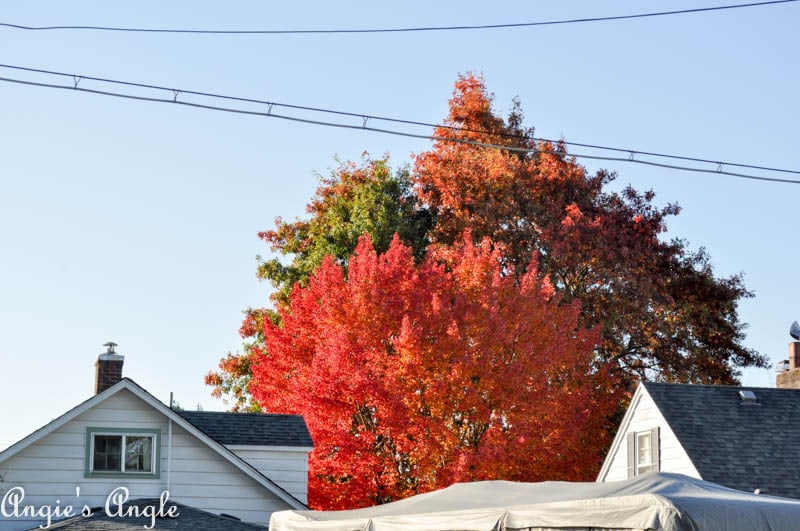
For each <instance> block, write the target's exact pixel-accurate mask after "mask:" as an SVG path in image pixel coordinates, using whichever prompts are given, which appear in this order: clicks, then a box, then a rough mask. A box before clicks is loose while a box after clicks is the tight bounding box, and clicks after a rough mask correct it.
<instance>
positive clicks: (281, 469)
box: [228, 445, 310, 503]
mask: <svg viewBox="0 0 800 531" xmlns="http://www.w3.org/2000/svg"><path fill="white" fill-rule="evenodd" d="M228 449H230V450H231V451H232V452H233V453H235V454H236V455H238V456H239V457H241V458H242V459H244V460H245V461H247V462H248V463H250V464H251V465H252V466H253V467H254V468H255V469H256V470H258V471H259V472H261V473H262V474H264V475H265V476H267V477H268V478H269V479H271V480H272V481H274V482H275V483H277V484H278V485H280V486H281V487H282V488H283V489H284V490H286V492H288V493H289V494H291V495H292V496H294V497H295V498H297V499H298V500H300V501H301V502H303V503H306V502H308V500H307V499H306V498H307V493H308V452H309V451H310V449H300V450H298V449H297V448H292V447H261V448H259V447H257V446H233V445H231V446H228Z"/></svg>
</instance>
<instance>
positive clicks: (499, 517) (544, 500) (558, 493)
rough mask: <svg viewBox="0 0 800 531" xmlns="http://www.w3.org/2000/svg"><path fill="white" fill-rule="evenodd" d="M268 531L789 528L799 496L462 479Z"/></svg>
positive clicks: (694, 483) (299, 515)
mask: <svg viewBox="0 0 800 531" xmlns="http://www.w3.org/2000/svg"><path fill="white" fill-rule="evenodd" d="M269 528H270V530H271V531H299V530H308V531H351V530H365V531H400V530H404V531H408V530H427V531H451V530H461V531H504V530H508V531H512V530H531V531H546V530H575V531H577V530H582V531H590V530H620V531H623V530H626V531H628V530H665V531H701V530H703V531H730V530H738V529H742V530H743V529H747V530H755V531H761V530H763V531H793V530H796V529H800V500H793V499H785V498H775V497H771V496H760V495H757V494H750V493H747V492H740V491H737V490H732V489H728V488H726V487H722V486H720V485H716V484H714V483H709V482H707V481H702V480H699V479H694V478H690V477H687V476H683V475H680V474H663V473H650V474H645V475H643V476H639V477H637V478H634V479H630V480H626V481H616V482H609V483H568V482H557V481H548V482H544V483H514V482H509V481H482V482H476V483H459V484H456V485H453V486H451V487H448V488H446V489H442V490H439V491H434V492H429V493H427V494H420V495H418V496H413V497H411V498H407V499H405V500H400V501H397V502H393V503H388V504H385V505H379V506H376V507H368V508H365V509H356V510H352V511H280V512H276V513H273V515H272V518H271V519H270V524H269Z"/></svg>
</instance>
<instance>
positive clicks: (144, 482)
mask: <svg viewBox="0 0 800 531" xmlns="http://www.w3.org/2000/svg"><path fill="white" fill-rule="evenodd" d="M88 427H102V428H121V429H130V428H142V429H158V430H161V456H160V458H161V459H160V461H161V466H160V469H161V470H160V477H159V478H157V479H142V478H138V479H137V478H131V479H128V478H121V479H110V478H85V477H84V461H85V458H86V448H85V444H86V428H88ZM168 445H169V426H168V420H167V418H166V417H165V416H164V415H162V414H161V413H159V412H157V411H155V410H153V409H152V407H150V405H148V404H147V403H146V402H144V401H142V400H141V399H140V398H138V397H137V396H136V395H134V394H133V393H131V392H129V391H127V390H124V389H123V390H121V391H119V392H118V393H116V394H115V395H113V396H111V397H109V398H108V399H106V400H104V401H103V402H101V403H100V404H98V405H97V406H95V407H94V408H92V409H90V410H89V411H86V412H84V413H83V414H81V415H79V416H78V417H77V418H75V419H73V420H72V421H71V422H69V423H67V424H65V425H64V426H61V427H60V428H58V429H56V430H54V431H53V432H52V433H50V434H48V435H46V436H45V437H43V438H42V439H40V440H39V441H37V442H35V443H33V444H32V445H31V446H28V447H27V448H24V449H23V450H21V451H20V452H18V453H17V454H15V455H13V456H12V457H10V458H8V459H7V460H5V461H3V462H0V476H2V482H0V495H1V494H2V493H5V492H7V491H8V490H10V489H11V488H13V487H17V486H19V487H23V488H24V489H25V499H24V501H23V504H24V505H33V506H35V507H37V508H39V507H41V506H43V505H49V506H52V507H55V506H57V504H58V503H59V502H60V506H61V507H62V508H63V507H65V506H67V505H73V506H74V507H75V511H76V513H79V512H80V510H81V508H82V507H83V505H84V504H88V505H89V506H90V507H102V506H103V505H104V504H105V503H106V498H107V497H108V495H109V493H111V491H113V490H114V489H115V488H117V487H127V488H128V489H129V490H130V499H136V498H145V497H147V498H150V497H153V498H158V497H159V496H160V495H161V493H162V492H163V491H165V490H168V491H169V495H170V499H171V500H175V501H179V502H181V503H184V504H186V505H189V506H192V507H196V508H198V509H203V510H206V511H210V512H212V513H228V514H232V515H235V516H237V517H239V518H241V519H242V520H244V521H247V522H254V523H258V524H262V525H266V524H267V522H268V521H269V516H270V514H271V513H272V512H273V511H276V510H284V509H289V508H290V507H289V506H288V505H287V504H286V503H285V502H284V501H282V500H280V499H278V498H277V497H276V496H275V495H273V494H272V493H271V492H269V491H267V490H266V489H265V488H264V487H263V486H261V485H260V484H259V483H258V482H256V481H255V480H253V479H252V478H250V477H248V476H246V475H245V474H243V473H242V472H241V471H240V470H239V469H238V468H236V467H235V466H234V465H233V464H231V463H230V462H228V461H226V460H225V459H223V458H222V457H220V456H219V454H217V453H216V452H215V451H214V450H212V449H210V448H209V447H208V446H206V445H205V443H203V442H202V441H200V440H199V439H197V438H196V437H194V436H193V435H191V434H190V433H188V432H187V431H185V430H183V429H182V428H180V427H178V426H177V425H176V424H175V423H174V422H173V424H172V460H171V461H172V462H171V465H170V463H169V462H168V459H169V449H168ZM168 482H169V486H168ZM76 487H80V497H76V496H75V494H76ZM40 523H42V520H41V519H35V520H30V519H18V518H9V517H4V516H2V514H0V531H8V530H17V529H27V528H30V527H32V526H36V525H39V524H40Z"/></svg>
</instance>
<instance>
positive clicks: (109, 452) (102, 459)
mask: <svg viewBox="0 0 800 531" xmlns="http://www.w3.org/2000/svg"><path fill="white" fill-rule="evenodd" d="M120 448H122V436H120V435H95V436H94V470H96V471H100V472H114V471H116V472H119V471H120V470H121V469H120Z"/></svg>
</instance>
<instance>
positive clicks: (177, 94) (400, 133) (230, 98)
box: [0, 64, 800, 184]
mask: <svg viewBox="0 0 800 531" xmlns="http://www.w3.org/2000/svg"><path fill="white" fill-rule="evenodd" d="M0 68H8V69H14V70H21V71H27V72H35V73H39V74H47V75H52V76H62V77H70V78H72V80H73V84H72V85H63V84H57V83H45V82H40V81H31V80H24V79H15V78H9V77H0V81H4V82H7V83H15V84H20V85H28V86H36V87H43V88H51V89H59V90H69V91H76V92H84V93H89V94H97V95H103V96H111V97H117V98H124V99H130V100H139V101H146V102H158V103H171V104H174V105H183V106H187V107H194V108H199V109H207V110H214V111H221V112H230V113H235V114H245V115H252V116H261V117H267V118H278V119H281V120H289V121H293V122H300V123H305V124H313V125H320V126H326V127H338V128H344V129H357V130H363V131H371V132H376V133H384V134H390V135H395V136H403V137H408V138H417V139H423V140H431V141H442V142H453V143H459V144H468V145H473V146H479V147H486V148H494V149H502V150H506V151H512V152H520V153H544V154H554V155H559V156H569V157H575V158H579V159H590V160H603V161H616V162H629V163H636V164H643V165H647V166H655V167H660V168H667V169H674V170H681V171H691V172H699V173H711V174H717V175H727V176H731V177H739V178H744V179H752V180H758V181H769V182H779V183H789V184H800V180H796V179H784V178H778V177H768V176H761V175H751V174H743V173H738V172H731V171H727V170H723V167H724V166H731V167H744V168H751V169H761V170H763V171H773V172H783V173H791V174H796V175H800V170H787V169H780V168H768V167H763V166H754V165H749V164H739V163H729V162H721V161H712V160H710V159H699V158H692V157H683V156H676V155H664V154H651V155H652V156H657V157H663V158H672V159H678V160H689V161H695V162H703V163H712V164H716V165H717V167H716V168H715V169H711V168H698V167H690V166H679V165H677V164H667V163H662V162H655V161H649V160H643V159H637V158H635V157H634V155H637V154H639V155H646V154H647V153H648V152H642V151H635V150H630V149H622V148H607V147H601V146H594V145H591V144H572V145H579V146H583V147H587V148H591V149H597V150H608V151H617V152H625V153H629V154H630V156H629V157H627V158H623V157H613V156H604V155H596V154H588V153H584V154H578V153H573V152H569V153H567V152H563V151H560V150H546V149H540V148H536V147H531V148H528V147H515V146H505V145H501V144H494V143H491V142H478V141H474V140H468V139H463V138H452V137H445V136H440V135H435V134H434V135H426V134H418V133H411V132H407V131H398V130H393V129H385V128H378V127H372V126H367V122H368V121H369V120H375V121H387V122H392V123H398V124H405V125H418V126H424V127H433V128H444V129H447V130H453V131H470V132H478V133H484V134H487V135H493V136H498V137H503V136H513V135H497V134H495V133H492V132H490V131H481V130H474V129H462V128H459V127H454V126H444V125H438V124H429V123H424V122H415V121H411V120H401V119H395V118H384V117H379V116H370V115H365V114H358V113H351V112H343V111H336V110H331V109H322V108H315V107H306V106H301V105H291V104H283V103H275V102H269V101H263V100H256V99H251V98H242V97H236V96H225V95H221V94H212V93H208V92H199V91H193V90H184V89H174V88H169V87H163V86H158V85H149V84H143V83H134V82H129V81H119V80H112V79H105V78H98V77H90V76H78V75H72V74H66V73H63V72H54V71H50V70H41V69H36V68H28V67H20V66H12V65H4V64H0ZM84 80H89V81H97V82H102V83H109V84H116V85H123V86H129V87H137V88H146V89H151V90H157V91H162V92H170V93H172V97H171V98H170V97H167V98H161V97H153V96H143V95H137V94H125V93H121V92H112V91H108V90H99V89H92V88H86V87H81V86H79V84H80V83H81V82H82V81H84ZM181 95H194V96H202V97H208V98H212V99H221V100H228V101H236V102H241V103H252V104H258V105H265V106H267V108H268V109H267V111H256V110H251V109H237V108H232V107H223V106H220V105H209V104H205V103H198V102H191V101H185V100H179V99H178V98H179V97H180V96H181ZM275 107H279V108H280V107H283V108H287V109H293V110H302V111H309V112H316V113H327V114H333V115H339V116H348V117H357V118H359V119H361V120H363V121H362V123H361V124H360V125H359V124H348V123H339V122H332V121H324V120H314V119H310V118H303V117H299V116H290V115H285V114H277V113H275V112H273V108H275ZM533 140H535V141H537V142H551V143H553V144H565V145H570V143H568V142H559V141H553V140H547V139H533Z"/></svg>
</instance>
